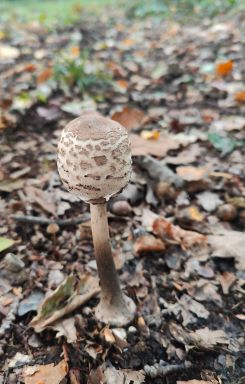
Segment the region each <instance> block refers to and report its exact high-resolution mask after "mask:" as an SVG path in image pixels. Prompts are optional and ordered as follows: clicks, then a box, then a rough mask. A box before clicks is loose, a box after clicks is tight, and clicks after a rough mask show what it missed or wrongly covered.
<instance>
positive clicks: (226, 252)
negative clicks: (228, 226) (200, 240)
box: [208, 230, 245, 270]
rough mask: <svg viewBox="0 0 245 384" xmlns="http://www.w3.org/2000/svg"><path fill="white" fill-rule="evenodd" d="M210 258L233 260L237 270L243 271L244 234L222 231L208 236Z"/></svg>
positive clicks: (244, 264)
mask: <svg viewBox="0 0 245 384" xmlns="http://www.w3.org/2000/svg"><path fill="white" fill-rule="evenodd" d="M208 243H209V244H210V246H211V249H212V257H221V258H222V257H223V258H226V257H229V258H235V261H236V265H237V268H238V269H240V270H245V257H244V249H245V233H243V232H238V231H228V230H223V231H222V232H221V231H220V232H218V233H216V234H214V235H209V236H208Z"/></svg>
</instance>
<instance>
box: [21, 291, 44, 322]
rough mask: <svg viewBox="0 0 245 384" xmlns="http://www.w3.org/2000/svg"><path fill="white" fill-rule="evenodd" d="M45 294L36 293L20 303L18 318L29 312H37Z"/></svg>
mask: <svg viewBox="0 0 245 384" xmlns="http://www.w3.org/2000/svg"><path fill="white" fill-rule="evenodd" d="M43 297H44V294H43V293H42V292H39V291H36V292H33V293H31V294H30V295H29V296H27V297H26V298H25V299H24V300H22V301H21V302H20V303H19V308H18V316H23V315H25V314H26V313H28V312H31V311H37V309H38V307H39V304H40V302H41V301H42V300H43Z"/></svg>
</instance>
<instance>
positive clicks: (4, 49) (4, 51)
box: [0, 44, 20, 60]
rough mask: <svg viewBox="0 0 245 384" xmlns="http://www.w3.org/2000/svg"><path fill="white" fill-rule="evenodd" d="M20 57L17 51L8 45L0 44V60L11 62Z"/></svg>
mask: <svg viewBox="0 0 245 384" xmlns="http://www.w3.org/2000/svg"><path fill="white" fill-rule="evenodd" d="M19 56H20V51H19V49H17V48H15V47H11V46H10V45H6V44H0V57H1V60H13V59H17V57H19Z"/></svg>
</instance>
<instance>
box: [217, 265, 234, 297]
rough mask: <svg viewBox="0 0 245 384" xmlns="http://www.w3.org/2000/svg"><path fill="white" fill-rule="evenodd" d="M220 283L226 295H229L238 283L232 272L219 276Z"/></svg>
mask: <svg viewBox="0 0 245 384" xmlns="http://www.w3.org/2000/svg"><path fill="white" fill-rule="evenodd" d="M219 281H220V285H221V288H222V291H223V293H224V295H228V293H229V289H230V287H231V286H232V284H233V283H234V282H235V281H236V276H235V275H234V273H232V272H228V271H225V272H224V273H222V275H220V276H219Z"/></svg>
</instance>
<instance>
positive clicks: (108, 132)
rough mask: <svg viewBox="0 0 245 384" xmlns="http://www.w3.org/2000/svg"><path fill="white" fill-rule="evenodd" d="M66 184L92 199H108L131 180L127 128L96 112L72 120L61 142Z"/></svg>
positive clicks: (60, 163)
mask: <svg viewBox="0 0 245 384" xmlns="http://www.w3.org/2000/svg"><path fill="white" fill-rule="evenodd" d="M58 171H59V174H60V177H61V179H62V181H63V182H64V185H65V187H66V188H67V189H68V190H69V191H72V192H73V193H75V194H77V195H79V196H80V197H81V199H82V200H84V201H86V202H92V203H96V202H97V203H100V202H102V201H108V200H109V198H110V197H111V196H113V195H115V194H117V193H118V192H119V191H121V190H122V189H123V188H124V187H125V186H126V185H127V183H128V181H129V178H130V173H131V153H130V145H129V141H128V134H127V131H126V129H125V128H124V127H123V126H121V125H120V124H119V123H117V122H116V121H113V120H110V119H108V118H105V117H103V116H101V115H99V114H98V113H96V112H87V113H85V114H84V115H82V116H80V117H78V118H77V119H75V120H72V121H71V122H70V123H69V124H68V125H67V126H66V127H65V128H64V130H63V132H62V136H61V140H60V143H59V146H58Z"/></svg>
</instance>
